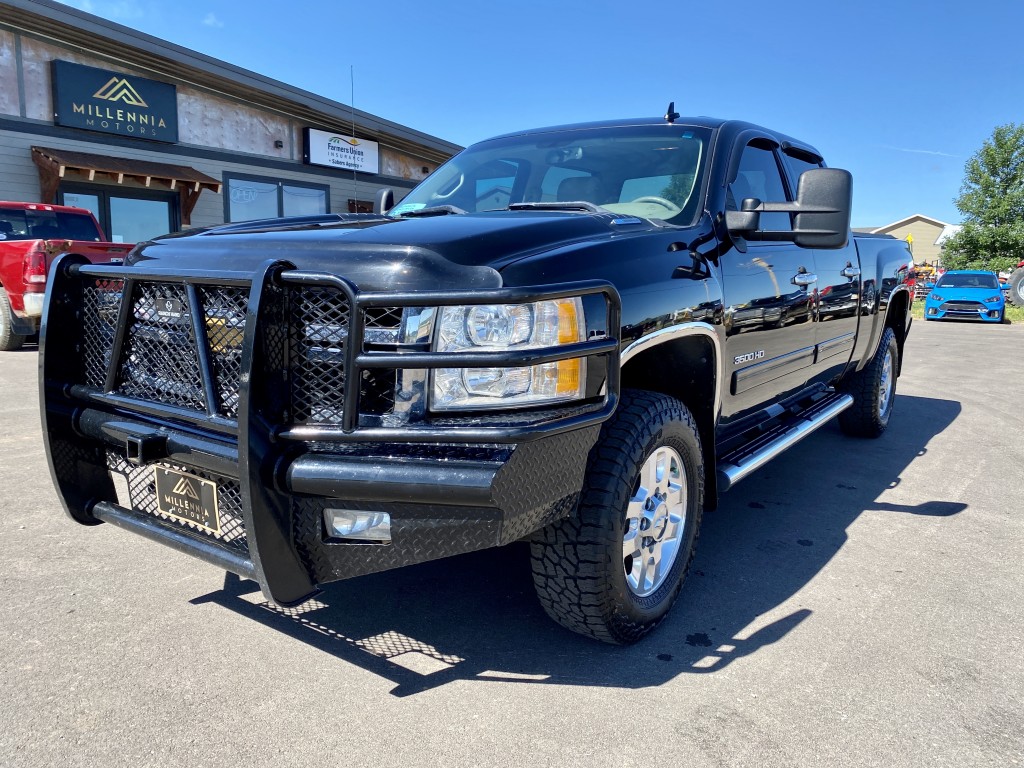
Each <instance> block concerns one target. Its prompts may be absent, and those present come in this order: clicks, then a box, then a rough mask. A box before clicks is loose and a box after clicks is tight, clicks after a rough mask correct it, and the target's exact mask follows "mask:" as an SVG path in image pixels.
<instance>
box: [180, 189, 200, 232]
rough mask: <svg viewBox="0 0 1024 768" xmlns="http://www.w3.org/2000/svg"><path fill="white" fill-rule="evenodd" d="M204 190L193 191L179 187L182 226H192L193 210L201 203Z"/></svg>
mask: <svg viewBox="0 0 1024 768" xmlns="http://www.w3.org/2000/svg"><path fill="white" fill-rule="evenodd" d="M201 192H202V190H195V191H193V190H191V189H189V188H188V187H186V186H180V187H178V195H179V196H180V198H181V223H182V226H189V225H191V224H192V210H193V209H194V208H195V207H196V203H198V202H199V195H200V193H201Z"/></svg>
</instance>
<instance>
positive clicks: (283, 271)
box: [39, 255, 621, 605]
mask: <svg viewBox="0 0 1024 768" xmlns="http://www.w3.org/2000/svg"><path fill="white" fill-rule="evenodd" d="M89 278H92V279H94V280H105V281H123V286H122V288H121V296H122V299H121V301H120V305H119V310H118V311H119V314H118V322H117V325H116V327H114V328H113V339H112V342H111V348H110V356H109V360H106V366H107V368H106V376H105V377H104V386H102V387H97V386H88V385H86V384H84V383H82V382H83V381H84V380H85V378H84V374H83V351H82V343H81V337H80V334H81V330H80V329H81V328H82V327H83V316H82V290H83V280H84V279H89ZM144 281H150V282H159V283H165V284H180V285H181V286H183V288H184V290H185V291H186V293H187V296H188V297H189V302H190V305H191V306H193V307H194V306H197V304H196V303H195V302H196V296H197V291H203V290H204V289H205V287H209V286H233V287H239V288H248V289H249V298H248V304H247V307H246V312H245V328H244V333H243V337H242V341H241V363H240V373H239V386H238V396H237V419H232V418H230V417H229V416H225V415H224V414H223V413H221V412H219V411H218V408H217V405H216V403H217V400H218V396H217V394H216V392H217V389H216V387H217V385H218V371H217V369H216V367H215V363H214V361H213V360H212V359H211V358H212V355H211V346H210V339H209V334H208V332H207V331H206V330H205V329H204V328H203V322H202V319H201V318H199V317H197V316H195V313H194V312H193V316H192V317H191V318H190V319H191V328H192V332H193V334H194V336H193V338H194V339H195V341H196V355H197V360H198V370H199V374H200V377H201V379H202V382H201V383H202V392H203V393H204V394H203V397H204V401H205V405H206V408H205V412H202V411H199V410H194V409H190V408H184V407H179V406H175V405H169V404H166V403H158V402H150V401H147V400H143V399H139V398H136V397H130V396H126V395H124V394H118V393H116V392H115V391H114V390H115V388H116V382H117V379H118V375H119V374H118V371H119V366H120V364H121V360H122V356H123V355H124V354H125V346H126V343H127V338H126V334H127V333H128V327H129V325H130V324H131V323H132V322H133V320H132V317H131V316H130V315H131V312H132V309H131V307H130V306H129V305H130V304H131V299H130V297H131V296H133V293H132V290H133V286H134V284H135V283H139V282H144ZM297 287H325V288H330V289H332V290H335V291H337V292H339V293H340V294H342V295H344V297H345V298H346V300H347V301H348V303H349V307H350V312H349V326H348V337H347V338H348V340H349V343H346V344H345V349H344V355H345V358H344V377H345V380H346V381H347V382H349V383H351V382H358V381H359V380H360V376H361V373H362V371H364V370H368V369H372V368H388V367H392V368H409V369H434V368H440V367H459V368H473V367H515V366H525V365H536V364H540V363H543V362H549V361H556V360H563V359H567V358H572V357H587V358H589V359H598V358H602V359H603V363H604V370H605V371H606V374H605V381H604V386H603V387H602V390H601V392H600V396H599V397H597V398H594V399H592V400H590V401H588V402H586V403H583V404H579V405H576V406H574V407H572V408H562V409H545V410H538V411H535V412H526V411H523V412H517V413H516V414H514V415H513V416H508V415H507V414H506V417H504V418H503V417H499V416H489V417H487V418H479V417H475V418H468V417H467V418H466V419H465V420H462V421H461V422H460V420H459V419H458V418H450V419H446V420H444V421H445V423H444V424H443V425H437V424H432V423H425V424H410V425H407V426H404V427H398V428H389V427H375V426H370V427H367V426H360V424H359V413H360V411H359V397H360V388H359V386H358V385H355V386H353V385H348V386H346V387H345V390H344V410H343V413H342V423H341V424H338V425H291V424H282V423H281V414H282V413H287V412H288V409H289V407H290V402H291V401H290V389H289V388H290V386H291V384H290V382H289V381H288V378H287V376H283V375H280V371H281V367H280V366H281V364H282V360H281V359H275V355H279V354H281V352H280V351H279V347H280V344H279V342H280V339H279V338H277V337H279V336H280V334H281V333H282V332H284V333H287V317H288V316H287V314H286V312H285V309H284V305H285V302H286V295H287V292H288V291H289V290H290V289H292V288H297ZM593 294H598V295H601V296H603V298H604V301H605V307H606V318H605V320H606V325H605V328H606V333H605V334H604V335H603V336H601V337H599V338H595V339H591V340H588V341H584V342H579V343H575V344H570V345H565V346H563V347H559V348H557V349H541V350H526V351H515V352H476V353H436V352H420V351H410V352H404V351H403V352H401V353H397V352H390V351H388V352H382V351H372V350H366V349H365V348H364V347H365V345H364V343H363V324H364V317H365V310H367V309H371V308H378V307H431V306H435V307H436V306H452V305H460V304H487V303H494V304H498V303H501V304H515V303H526V302H531V301H543V300H551V299H558V298H564V297H570V296H586V295H593ZM124 297H128V298H124ZM620 312H621V302H620V299H619V295H618V293H617V292H616V290H615V288H614V287H613V286H611V285H610V284H609V283H605V282H601V281H586V282H577V283H563V284H558V285H551V286H542V287H513V288H502V289H495V290H487V291H465V292H458V291H446V292H418V293H378V292H372V293H371V292H360V291H359V290H358V289H357V288H356V286H354V285H353V284H352V283H350V282H348V281H347V280H345V279H344V278H341V277H338V276H336V275H331V274H326V273H317V272H307V271H301V270H297V269H295V267H294V265H292V264H290V263H288V262H286V261H281V260H268V261H267V262H265V263H264V264H263V265H262V266H261V268H260V270H259V271H258V272H257V273H256V274H255V275H254V276H253V275H250V274H240V273H237V272H223V271H202V272H194V271H175V270H167V269H159V268H149V267H146V266H145V265H142V266H133V267H124V266H94V265H90V264H87V263H85V262H84V261H83V260H82V259H81V258H80V257H76V256H73V255H64V256H61V257H60V258H59V259H58V260H57V261H56V262H55V263H54V265H53V267H52V269H51V271H50V283H49V285H48V286H47V294H46V300H45V304H44V309H43V318H42V325H41V328H40V346H39V348H40V363H39V366H40V368H39V385H40V402H41V404H42V409H41V410H42V422H43V424H42V426H43V435H44V442H45V447H46V454H47V462H48V464H49V468H50V473H51V477H52V479H53V482H54V484H55V486H56V487H57V489H58V491H59V493H60V496H61V501H62V504H63V505H64V509H65V512H66V513H67V514H68V515H69V516H70V517H71V518H72V519H73V520H75V521H76V522H79V523H82V524H85V525H95V524H97V523H98V522H100V521H105V522H110V523H113V524H115V525H118V526H121V527H124V528H128V529H130V530H133V531H134V532H136V533H139V534H141V535H143V536H146V537H148V538H151V539H154V540H157V541H160V542H162V543H164V544H167V545H169V546H172V547H173V548H175V549H178V550H180V551H184V552H187V553H189V554H192V555H194V556H196V557H199V558H200V559H203V560H206V561H207V562H211V563H214V564H216V565H217V566H219V567H221V568H224V569H226V570H229V571H232V572H234V573H237V574H239V575H240V576H243V577H245V578H250V579H254V580H255V581H257V582H258V583H259V584H260V586H261V588H262V589H263V591H264V594H266V595H267V596H268V597H270V598H271V599H273V600H274V601H275V602H277V603H279V604H281V605H290V604H294V603H297V602H301V601H302V600H305V599H307V598H308V597H309V596H310V595H312V594H314V593H315V591H316V587H315V585H314V584H313V582H312V581H311V580H310V576H309V574H308V572H307V571H306V569H305V568H304V567H303V565H302V564H301V562H300V561H299V559H298V557H297V555H296V553H295V551H294V548H293V547H292V544H291V538H290V536H291V534H290V515H291V502H292V497H291V495H290V494H289V493H288V491H287V488H286V487H285V483H284V482H283V477H284V474H285V471H286V469H287V466H288V464H289V463H290V462H291V461H293V460H294V459H295V458H296V456H298V455H299V454H300V453H302V452H303V450H304V449H303V446H302V443H303V442H320V443H332V442H335V443H342V442H361V443H362V442H411V443H467V444H472V443H488V444H491V443H509V444H514V443H520V442H527V441H530V440H535V439H538V438H541V437H545V436H549V435H554V434H558V433H562V432H567V431H570V430H574V429H579V428H583V427H587V426H593V425H595V424H598V423H600V422H602V421H604V420H606V419H607V418H608V417H609V416H611V414H612V413H613V412H614V410H615V407H616V404H617V399H618V391H619V329H620V327H621V322H620ZM275 334H276V335H277V337H275ZM275 350H278V351H275ZM284 354H287V352H286V351H285V352H284ZM275 372H276V373H277V374H278V375H275ZM111 446H120V447H121V448H123V449H124V450H125V451H126V453H127V454H128V455H129V456H131V455H132V454H133V452H134V457H135V459H136V461H142V462H145V461H149V460H152V456H150V455H148V454H147V452H148V451H155V452H156V453H155V455H156V456H157V457H159V458H163V457H167V456H170V455H176V456H178V458H179V459H181V458H182V457H186V458H187V459H188V460H189V462H191V463H193V464H195V465H196V466H206V467H207V468H210V469H214V470H215V471H221V472H225V471H229V470H231V469H235V471H236V472H237V475H238V478H239V484H240V489H241V499H242V516H243V520H244V524H245V530H246V535H247V537H248V549H249V555H248V557H246V556H245V555H244V554H239V553H238V552H234V551H226V550H225V549H224V548H223V547H220V546H218V545H217V544H216V543H215V542H211V541H209V540H207V539H205V538H203V537H201V536H199V535H193V534H192V532H191V531H188V530H186V529H182V528H180V527H178V526H174V525H171V524H168V523H166V522H165V521H162V520H159V519H156V518H152V517H150V516H147V515H146V514H144V513H141V512H138V511H135V510H132V509H127V508H125V507H121V506H118V505H117V504H116V503H115V502H113V499H114V498H116V495H115V491H114V489H113V483H112V481H111V478H110V475H109V473H108V471H107V466H106V451H107V450H108V448H110V447H111ZM154 446H155V447H154ZM175 452H176V453H175ZM229 474H233V473H231V472H230V471H229Z"/></svg>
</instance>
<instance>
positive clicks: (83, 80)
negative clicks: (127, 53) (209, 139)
mask: <svg viewBox="0 0 1024 768" xmlns="http://www.w3.org/2000/svg"><path fill="white" fill-rule="evenodd" d="M51 66H52V68H53V105H54V110H53V118H54V122H55V123H56V124H57V125H66V126H70V127H72V128H84V129H86V130H88V131H100V132H102V133H116V134H120V135H122V136H134V137H136V138H141V139H151V140H154V141H167V142H176V141H177V140H178V101H177V91H176V89H175V87H174V86H173V85H171V84H170V83H161V82H159V81H157V80H149V79H147V78H144V77H135V76H134V75H125V74H123V73H120V72H110V71H108V70H105V69H97V68H96V67H86V66H83V65H81V64H73V63H71V62H70V61H60V60H54V61H53V62H52V63H51Z"/></svg>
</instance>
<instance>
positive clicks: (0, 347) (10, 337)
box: [0, 288, 25, 352]
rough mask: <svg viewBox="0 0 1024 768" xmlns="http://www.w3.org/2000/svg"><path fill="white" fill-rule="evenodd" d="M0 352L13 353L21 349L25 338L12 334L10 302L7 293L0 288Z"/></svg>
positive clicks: (12, 316) (12, 312) (12, 322)
mask: <svg viewBox="0 0 1024 768" xmlns="http://www.w3.org/2000/svg"><path fill="white" fill-rule="evenodd" d="M0 314H2V315H3V317H2V318H0V351H3V352H13V351H14V350H16V349H21V347H22V345H23V344H24V343H25V337H24V336H22V335H21V334H18V333H15V332H14V310H12V309H11V300H10V299H9V298H7V291H5V290H4V289H3V288H0Z"/></svg>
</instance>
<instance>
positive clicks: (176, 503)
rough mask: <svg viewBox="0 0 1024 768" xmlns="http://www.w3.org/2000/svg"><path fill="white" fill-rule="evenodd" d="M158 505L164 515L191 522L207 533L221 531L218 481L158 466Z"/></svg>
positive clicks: (156, 473) (155, 470)
mask: <svg viewBox="0 0 1024 768" xmlns="http://www.w3.org/2000/svg"><path fill="white" fill-rule="evenodd" d="M154 473H155V478H156V506H157V510H158V511H159V512H160V514H162V515H167V516H168V517H172V518H174V519H175V520H178V521H179V522H182V523H190V524H192V525H193V526H196V527H198V528H201V529H202V530H204V531H206V532H207V533H213V534H219V533H220V512H219V510H218V508H217V484H216V483H214V482H211V481H210V480H203V479H202V478H201V477H196V476H195V475H190V474H188V473H187V472H179V471H178V470H176V469H164V468H162V467H156V468H155V469H154Z"/></svg>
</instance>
